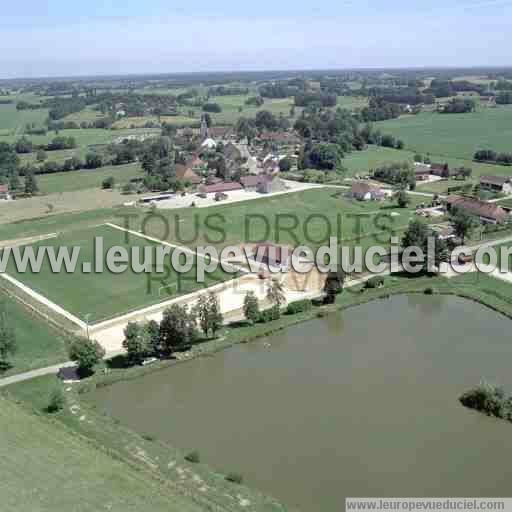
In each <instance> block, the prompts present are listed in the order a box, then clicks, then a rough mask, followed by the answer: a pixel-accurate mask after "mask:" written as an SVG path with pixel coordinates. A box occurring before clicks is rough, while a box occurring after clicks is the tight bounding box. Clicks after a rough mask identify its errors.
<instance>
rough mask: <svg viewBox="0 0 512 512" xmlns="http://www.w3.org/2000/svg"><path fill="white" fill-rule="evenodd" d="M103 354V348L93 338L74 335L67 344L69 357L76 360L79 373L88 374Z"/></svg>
mask: <svg viewBox="0 0 512 512" xmlns="http://www.w3.org/2000/svg"><path fill="white" fill-rule="evenodd" d="M104 356H105V349H104V348H103V347H102V346H101V345H100V344H99V343H98V342H97V341H95V340H89V339H88V338H84V337H83V336H76V337H74V338H73V340H72V341H71V343H70V345H69V358H70V359H71V360H72V361H76V363H77V366H78V371H79V373H80V374H81V375H84V376H85V375H90V374H91V373H92V371H93V369H94V367H95V366H96V365H97V364H98V363H99V362H100V361H101V359H102V358H103V357H104Z"/></svg>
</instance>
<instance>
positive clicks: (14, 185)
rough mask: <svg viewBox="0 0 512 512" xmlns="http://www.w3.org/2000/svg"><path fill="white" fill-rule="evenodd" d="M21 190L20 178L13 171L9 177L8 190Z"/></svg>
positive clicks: (16, 172)
mask: <svg viewBox="0 0 512 512" xmlns="http://www.w3.org/2000/svg"><path fill="white" fill-rule="evenodd" d="M20 188H21V184H20V176H19V174H18V171H14V172H13V173H12V174H11V176H10V177H9V189H10V190H12V191H13V192H15V191H16V190H19V189H20Z"/></svg>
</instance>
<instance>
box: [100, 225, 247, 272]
mask: <svg viewBox="0 0 512 512" xmlns="http://www.w3.org/2000/svg"><path fill="white" fill-rule="evenodd" d="M104 226H108V227H110V228H114V229H118V230H119V231H122V232H124V233H128V234H130V235H133V236H136V237H139V238H143V239H145V240H148V241H149V242H154V243H157V244H160V245H164V246H166V247H172V248H173V249H179V250H180V251H183V252H184V253H187V254H191V255H192V256H195V257H199V258H203V259H205V255H202V254H200V253H198V252H196V251H193V250H192V249H190V248H189V247H186V246H184V245H176V244H173V243H171V242H166V241H164V240H160V239H159V238H155V237H153V236H149V235H146V234H144V233H140V232H139V231H134V230H133V229H128V228H123V227H121V226H118V225H117V224H112V223H111V222H105V224H104ZM211 261H214V262H215V263H223V264H224V265H227V266H229V267H231V268H232V269H234V270H236V271H238V272H241V273H243V274H250V273H251V272H250V271H249V270H248V269H246V268H244V267H241V266H237V265H233V264H232V263H229V262H227V261H224V262H223V261H222V260H220V259H219V258H214V257H212V258H211Z"/></svg>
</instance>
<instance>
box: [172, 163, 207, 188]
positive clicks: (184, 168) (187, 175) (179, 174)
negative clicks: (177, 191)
mask: <svg viewBox="0 0 512 512" xmlns="http://www.w3.org/2000/svg"><path fill="white" fill-rule="evenodd" d="M176 179H177V180H178V181H183V182H185V181H188V182H190V183H192V185H199V184H200V183H201V178H200V177H199V176H198V175H197V174H196V173H195V172H194V171H193V170H192V168H191V167H189V166H188V165H183V164H177V165H176Z"/></svg>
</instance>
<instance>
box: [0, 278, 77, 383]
mask: <svg viewBox="0 0 512 512" xmlns="http://www.w3.org/2000/svg"><path fill="white" fill-rule="evenodd" d="M1 284H3V283H2V282H0V285H1ZM0 303H1V304H3V305H5V308H6V312H7V318H8V319H9V324H10V325H11V326H12V327H14V329H15V334H16V342H17V352H16V354H14V355H13V356H12V357H11V358H10V359H9V362H10V365H11V367H10V368H9V369H7V371H5V372H0V377H5V376H7V375H11V374H14V373H20V372H24V371H27V370H32V369H34V368H41V367H44V366H50V365H52V364H56V363H60V362H62V361H67V352H66V348H65V343H64V340H63V339H62V337H61V334H60V333H58V332H56V331H55V330H53V329H51V328H50V327H49V326H48V324H47V323H46V322H44V321H43V320H42V319H41V318H39V317H38V316H35V315H34V314H31V313H30V312H29V310H27V309H25V308H24V307H23V306H21V305H20V304H19V303H18V302H16V301H15V300H14V299H11V298H10V297H9V296H8V295H7V294H5V293H3V292H2V291H1V290H0Z"/></svg>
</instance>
